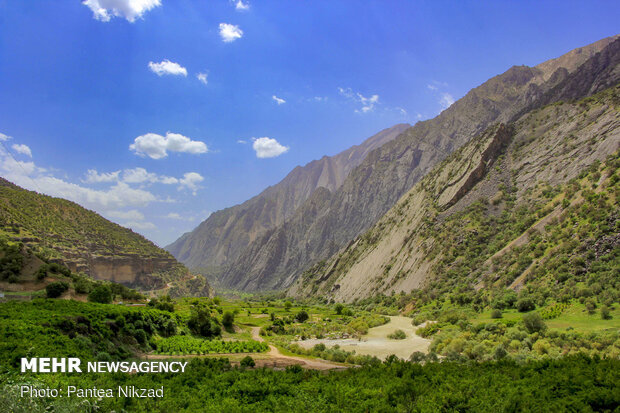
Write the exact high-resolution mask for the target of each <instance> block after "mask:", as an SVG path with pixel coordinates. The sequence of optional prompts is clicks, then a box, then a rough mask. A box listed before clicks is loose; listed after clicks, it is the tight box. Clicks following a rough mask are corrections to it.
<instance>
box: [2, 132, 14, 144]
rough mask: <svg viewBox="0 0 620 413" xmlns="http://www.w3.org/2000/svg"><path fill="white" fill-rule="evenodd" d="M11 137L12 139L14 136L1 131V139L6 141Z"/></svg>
mask: <svg viewBox="0 0 620 413" xmlns="http://www.w3.org/2000/svg"><path fill="white" fill-rule="evenodd" d="M9 139H12V138H11V137H10V136H8V135H5V134H4V133H0V141H2V142H6V141H8V140H9Z"/></svg>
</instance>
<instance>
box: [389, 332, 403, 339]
mask: <svg viewBox="0 0 620 413" xmlns="http://www.w3.org/2000/svg"><path fill="white" fill-rule="evenodd" d="M388 338H391V339H392V340H404V339H406V338H407V334H405V332H404V331H403V330H396V331H394V332H393V333H390V334H388Z"/></svg>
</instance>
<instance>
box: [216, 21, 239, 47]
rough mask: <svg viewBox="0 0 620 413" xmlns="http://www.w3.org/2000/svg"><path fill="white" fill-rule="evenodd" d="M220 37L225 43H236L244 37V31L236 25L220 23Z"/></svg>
mask: <svg viewBox="0 0 620 413" xmlns="http://www.w3.org/2000/svg"><path fill="white" fill-rule="evenodd" d="M220 37H221V38H222V40H223V41H224V43H230V42H234V41H235V40H237V39H241V38H242V37H243V30H241V29H240V28H239V26H235V25H234V24H228V23H220Z"/></svg>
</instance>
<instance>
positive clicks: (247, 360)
mask: <svg viewBox="0 0 620 413" xmlns="http://www.w3.org/2000/svg"><path fill="white" fill-rule="evenodd" d="M239 364H240V365H241V367H254V366H256V362H254V359H253V358H252V357H250V356H245V357H244V358H242V359H241V362H240V363H239Z"/></svg>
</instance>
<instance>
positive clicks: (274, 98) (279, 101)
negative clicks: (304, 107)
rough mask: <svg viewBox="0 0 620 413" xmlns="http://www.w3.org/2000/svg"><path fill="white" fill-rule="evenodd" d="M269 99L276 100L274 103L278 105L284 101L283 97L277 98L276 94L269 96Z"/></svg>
mask: <svg viewBox="0 0 620 413" xmlns="http://www.w3.org/2000/svg"><path fill="white" fill-rule="evenodd" d="M271 99H273V100H275V101H276V103H277V104H278V106H279V105H281V104H283V103H286V100H284V99H282V98H279V97H277V96H276V95H273V96H272V97H271Z"/></svg>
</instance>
